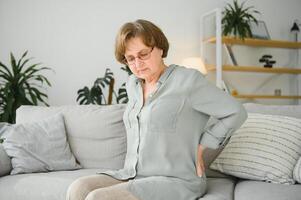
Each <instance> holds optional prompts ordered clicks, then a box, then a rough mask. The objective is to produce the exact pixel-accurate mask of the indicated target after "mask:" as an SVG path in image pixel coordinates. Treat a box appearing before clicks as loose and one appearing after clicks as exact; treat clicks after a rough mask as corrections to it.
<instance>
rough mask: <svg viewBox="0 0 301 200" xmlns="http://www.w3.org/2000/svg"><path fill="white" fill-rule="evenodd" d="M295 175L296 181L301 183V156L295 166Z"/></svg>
mask: <svg viewBox="0 0 301 200" xmlns="http://www.w3.org/2000/svg"><path fill="white" fill-rule="evenodd" d="M293 177H294V180H295V181H297V182H298V183H301V157H300V158H299V160H298V162H297V164H296V166H295V168H294V172H293Z"/></svg>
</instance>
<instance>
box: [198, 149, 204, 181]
mask: <svg viewBox="0 0 301 200" xmlns="http://www.w3.org/2000/svg"><path fill="white" fill-rule="evenodd" d="M204 149H205V148H204V147H203V146H202V145H199V146H198V156H197V161H196V173H197V175H198V176H203V174H204V173H205V164H204V160H203V152H204Z"/></svg>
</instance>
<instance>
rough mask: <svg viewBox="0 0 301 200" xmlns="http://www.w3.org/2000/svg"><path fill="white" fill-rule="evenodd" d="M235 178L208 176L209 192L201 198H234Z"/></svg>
mask: <svg viewBox="0 0 301 200" xmlns="http://www.w3.org/2000/svg"><path fill="white" fill-rule="evenodd" d="M236 181H237V180H236V179H235V178H207V193H206V194H205V195H204V196H203V197H202V198H200V199H199V200H233V199H234V188H235V183H236Z"/></svg>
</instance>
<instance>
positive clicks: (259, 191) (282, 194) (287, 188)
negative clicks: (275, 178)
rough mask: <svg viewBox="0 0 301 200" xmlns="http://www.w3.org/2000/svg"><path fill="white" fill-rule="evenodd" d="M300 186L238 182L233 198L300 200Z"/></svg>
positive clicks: (248, 199)
mask: <svg viewBox="0 0 301 200" xmlns="http://www.w3.org/2000/svg"><path fill="white" fill-rule="evenodd" d="M300 194H301V185H300V184H296V185H283V184H273V183H266V182H261V181H246V180H244V181H239V182H238V183H237V184H236V187H235V192H234V195H235V198H234V199H239V200H255V199H256V200H284V199H287V200H300V198H301V195H300Z"/></svg>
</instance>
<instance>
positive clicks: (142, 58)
mask: <svg viewBox="0 0 301 200" xmlns="http://www.w3.org/2000/svg"><path fill="white" fill-rule="evenodd" d="M154 48H155V47H152V48H151V50H150V51H149V52H148V53H146V55H145V56H144V57H141V55H140V52H139V53H138V55H137V56H133V61H130V62H128V60H127V58H126V57H125V56H124V62H125V63H127V64H128V65H133V64H135V62H136V58H138V59H139V60H147V59H149V58H150V57H151V54H152V52H153V50H154Z"/></svg>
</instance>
